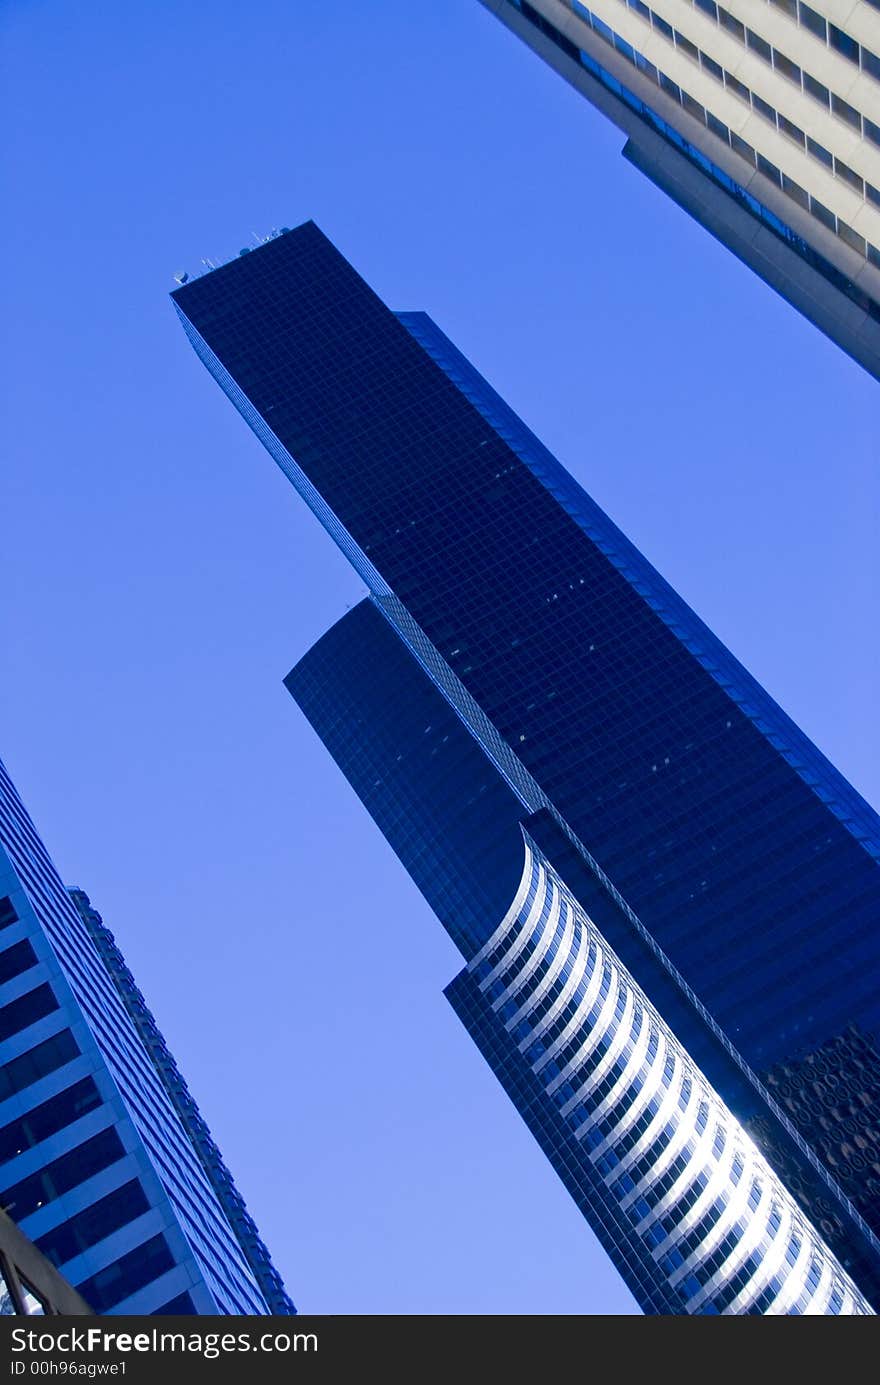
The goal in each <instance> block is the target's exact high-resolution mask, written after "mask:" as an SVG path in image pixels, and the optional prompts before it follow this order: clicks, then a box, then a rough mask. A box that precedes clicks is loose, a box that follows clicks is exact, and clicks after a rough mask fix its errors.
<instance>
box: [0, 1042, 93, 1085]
mask: <svg viewBox="0 0 880 1385" xmlns="http://www.w3.org/2000/svg"><path fill="white" fill-rule="evenodd" d="M79 1054H80V1048H79V1044H78V1043H77V1042H76V1039H75V1038H74V1037H73V1035H72V1034H71V1032H70V1030H69V1029H62V1030H61V1032H60V1033H59V1034H53V1035H52V1037H51V1038H49V1039H44V1040H43V1042H42V1043H41V1044H37V1045H36V1047H35V1048H31V1049H29V1050H28V1052H27V1053H22V1054H20V1055H19V1056H18V1058H12V1059H10V1061H9V1062H8V1063H4V1064H3V1066H2V1067H0V1101H5V1100H6V1099H7V1097H10V1096H13V1095H14V1094H15V1093H16V1092H23V1091H25V1090H26V1089H27V1088H28V1087H30V1086H32V1085H33V1083H34V1082H39V1080H40V1078H41V1077H47V1076H48V1074H49V1073H50V1072H55V1071H56V1070H57V1069H58V1068H63V1067H64V1065H65V1063H71V1062H72V1061H73V1059H74V1058H78V1057H79Z"/></svg>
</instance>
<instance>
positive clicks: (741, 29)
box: [718, 5, 746, 43]
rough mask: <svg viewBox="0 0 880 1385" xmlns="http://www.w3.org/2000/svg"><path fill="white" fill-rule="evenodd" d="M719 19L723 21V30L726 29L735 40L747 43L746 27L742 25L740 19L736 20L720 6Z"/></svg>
mask: <svg viewBox="0 0 880 1385" xmlns="http://www.w3.org/2000/svg"><path fill="white" fill-rule="evenodd" d="M718 18H719V20H720V21H721V27H722V29H726V30H727V32H728V33H729V34H733V36H734V38H738V39H739V41H740V43H745V41H746V26H745V25H744V24H740V22H739V20H738V19H734V17H733V15H732V14H730V12H729V11H728V10H724V9H722V8H721V6H720V5H719V6H718Z"/></svg>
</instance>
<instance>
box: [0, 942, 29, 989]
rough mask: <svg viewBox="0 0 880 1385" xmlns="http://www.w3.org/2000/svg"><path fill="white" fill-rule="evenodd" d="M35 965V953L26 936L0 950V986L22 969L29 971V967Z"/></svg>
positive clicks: (18, 973)
mask: <svg viewBox="0 0 880 1385" xmlns="http://www.w3.org/2000/svg"><path fill="white" fill-rule="evenodd" d="M36 965H37V954H36V953H35V952H34V949H33V948H32V947H31V945H30V943H29V942H28V940H27V938H24V939H23V940H22V941H21V942H20V943H15V944H13V946H12V947H7V949H6V951H5V952H0V986H2V985H3V983H4V982H6V981H11V980H12V979H13V977H15V976H21V974H22V972H23V971H29V970H30V968H31V967H35V966H36Z"/></svg>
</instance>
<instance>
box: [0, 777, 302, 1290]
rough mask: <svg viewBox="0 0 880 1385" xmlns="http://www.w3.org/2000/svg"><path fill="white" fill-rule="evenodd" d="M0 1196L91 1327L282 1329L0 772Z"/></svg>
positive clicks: (226, 1186)
mask: <svg viewBox="0 0 880 1385" xmlns="http://www.w3.org/2000/svg"><path fill="white" fill-rule="evenodd" d="M0 1187H2V1192H0V1205H2V1206H3V1208H4V1209H5V1210H6V1211H8V1212H9V1213H10V1215H11V1216H12V1218H13V1219H14V1220H15V1221H16V1222H18V1223H20V1224H21V1228H22V1231H23V1232H25V1233H26V1234H27V1236H28V1237H30V1239H31V1240H32V1241H33V1242H34V1243H35V1244H36V1246H37V1248H38V1250H40V1251H42V1253H43V1255H44V1256H46V1257H47V1259H49V1260H50V1261H51V1262H52V1263H53V1264H54V1265H56V1266H58V1267H59V1269H60V1270H61V1271H62V1273H63V1275H64V1278H65V1279H66V1280H68V1281H70V1283H72V1284H73V1285H75V1286H76V1288H77V1289H78V1290H79V1292H80V1293H81V1294H82V1296H83V1298H84V1299H85V1300H86V1302H87V1303H88V1304H89V1306H90V1307H91V1308H92V1309H93V1310H94V1311H95V1312H97V1313H114V1314H116V1313H124V1314H137V1315H140V1314H154V1313H173V1314H189V1313H197V1314H226V1313H228V1314H264V1313H293V1312H295V1309H294V1307H293V1304H292V1303H291V1301H290V1299H289V1298H288V1296H287V1294H286V1293H285V1290H284V1286H283V1284H282V1282H281V1279H280V1278H279V1276H278V1273H277V1271H276V1270H275V1269H274V1267H273V1265H272V1263H271V1261H270V1259H269V1254H268V1252H267V1250H266V1247H265V1246H264V1245H263V1243H262V1241H261V1240H260V1238H259V1236H258V1234H257V1231H256V1228H255V1226H254V1224H253V1222H252V1221H251V1219H250V1217H249V1216H248V1214H247V1211H246V1209H245V1206H244V1203H243V1202H242V1199H241V1197H240V1195H239V1193H238V1192H237V1190H236V1188H235V1186H234V1184H233V1182H232V1178H231V1176H230V1174H229V1172H228V1170H227V1169H226V1167H225V1165H224V1164H223V1162H222V1160H221V1158H220V1154H219V1152H218V1150H217V1147H216V1145H215V1144H214V1142H213V1140H212V1139H211V1136H210V1133H209V1131H208V1129H207V1126H206V1125H205V1123H204V1121H203V1120H202V1118H201V1116H200V1115H199V1111H198V1108H197V1107H196V1105H195V1103H194V1101H193V1099H192V1097H191V1096H190V1094H189V1091H188V1089H187V1087H186V1084H185V1082H184V1081H183V1078H182V1077H181V1075H180V1073H179V1071H178V1069H177V1066H176V1064H175V1062H174V1059H173V1058H172V1057H171V1055H170V1053H169V1052H168V1049H167V1048H166V1046H165V1043H164V1040H163V1039H162V1035H161V1034H160V1032H159V1030H158V1028H157V1027H156V1022H155V1020H154V1019H153V1016H152V1015H151V1013H150V1011H149V1010H148V1008H147V1006H146V1003H145V1001H144V998H143V996H142V995H141V993H140V991H139V990H138V988H137V986H136V985H135V983H134V979H133V977H132V975H131V972H130V971H129V970H128V967H127V966H126V965H125V962H124V960H123V957H122V954H121V953H120V951H119V949H118V948H117V946H116V944H115V942H114V939H113V935H112V933H110V932H109V930H108V929H107V928H106V927H105V925H104V924H103V922H102V920H101V917H100V915H99V914H98V913H96V911H95V910H94V909H93V908H92V906H91V904H90V902H89V899H88V896H87V895H85V894H84V893H83V891H82V890H72V891H70V892H68V891H67V890H65V888H64V886H63V884H62V883H61V880H60V878H59V876H58V872H57V871H56V869H55V867H54V865H53V863H52V861H51V859H50V857H49V855H48V854H47V852H46V849H45V847H44V846H43V843H42V842H41V840H40V838H39V836H38V835H37V832H36V830H35V828H34V825H33V823H32V822H31V819H30V817H29V816H28V814H27V812H26V810H25V808H24V805H23V804H22V802H21V799H20V798H19V796H18V794H17V793H16V791H15V788H14V786H13V784H12V782H11V781H10V779H9V777H8V775H7V774H6V771H5V769H4V768H3V766H2V765H0Z"/></svg>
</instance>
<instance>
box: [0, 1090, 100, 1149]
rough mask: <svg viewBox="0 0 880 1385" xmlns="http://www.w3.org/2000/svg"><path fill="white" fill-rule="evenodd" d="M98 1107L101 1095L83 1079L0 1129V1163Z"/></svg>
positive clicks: (47, 1137) (46, 1138)
mask: <svg viewBox="0 0 880 1385" xmlns="http://www.w3.org/2000/svg"><path fill="white" fill-rule="evenodd" d="M100 1105H101V1093H100V1092H99V1091H98V1088H97V1087H96V1086H95V1083H94V1081H93V1080H92V1078H91V1077H84V1078H83V1079H82V1081H81V1082H76V1083H74V1085H73V1086H72V1087H68V1088H66V1090H65V1091H63V1092H59V1093H58V1095H57V1096H53V1097H50V1099H49V1100H48V1101H44V1102H42V1103H41V1105H39V1106H35V1107H34V1108H33V1109H32V1110H30V1111H28V1112H27V1113H26V1114H25V1115H23V1116H19V1117H18V1119H17V1120H14V1121H10V1122H9V1124H8V1125H4V1126H3V1128H2V1129H0V1163H5V1162H6V1160H7V1159H14V1158H15V1157H16V1155H18V1154H21V1153H23V1151H24V1150H26V1149H31V1148H33V1146H34V1145H38V1144H40V1143H41V1142H42V1141H43V1140H48V1139H49V1137H50V1136H51V1135H55V1134H57V1132H58V1131H59V1130H63V1129H64V1128H65V1126H68V1125H72V1124H73V1122H74V1121H78V1120H79V1119H80V1117H81V1116H84V1115H86V1114H87V1113H88V1112H89V1111H94V1110H95V1108H96V1107H98V1106H100Z"/></svg>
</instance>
